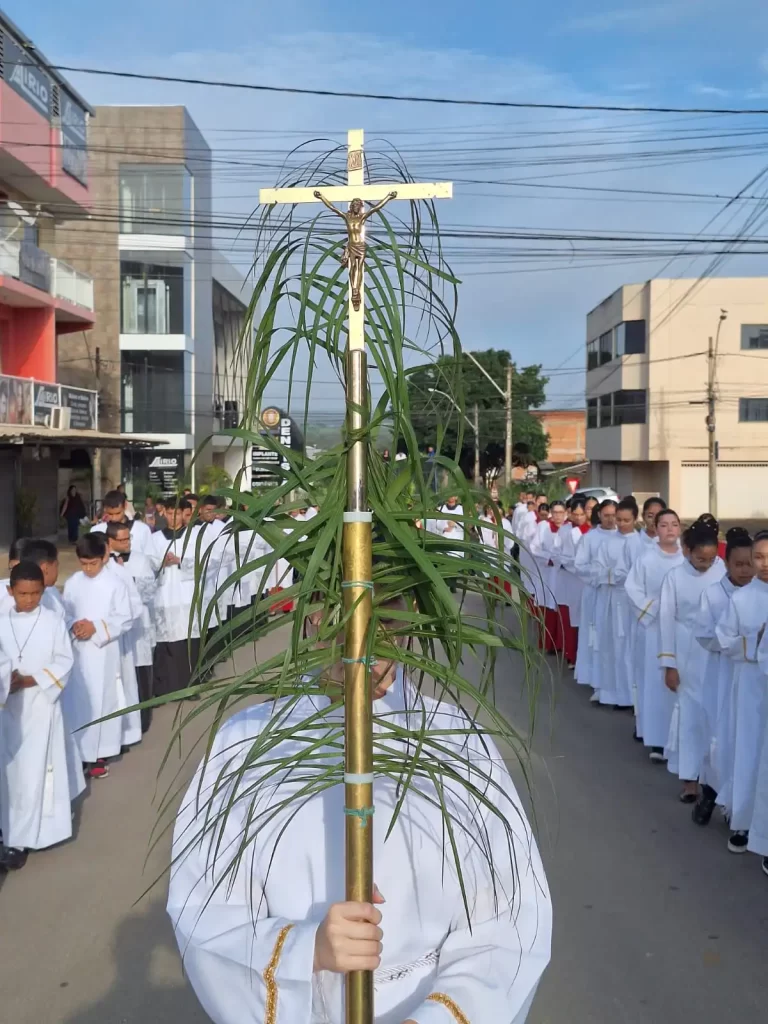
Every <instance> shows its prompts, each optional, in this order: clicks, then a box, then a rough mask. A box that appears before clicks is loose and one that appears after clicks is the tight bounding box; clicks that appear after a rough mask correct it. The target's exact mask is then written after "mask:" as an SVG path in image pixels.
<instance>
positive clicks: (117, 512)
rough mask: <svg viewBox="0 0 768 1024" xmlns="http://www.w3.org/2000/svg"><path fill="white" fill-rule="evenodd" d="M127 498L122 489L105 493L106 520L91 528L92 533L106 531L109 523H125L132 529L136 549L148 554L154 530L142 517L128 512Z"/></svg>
mask: <svg viewBox="0 0 768 1024" xmlns="http://www.w3.org/2000/svg"><path fill="white" fill-rule="evenodd" d="M126 503H127V499H126V497H125V495H124V494H123V493H122V491H109V493H108V494H105V495H104V502H103V509H104V520H103V522H101V523H96V525H95V526H94V527H93V528H92V529H91V533H106V531H107V525H108V524H109V523H124V524H125V526H127V527H128V529H129V530H130V531H131V542H132V546H133V550H134V551H140V552H142V554H147V553H148V551H149V544H150V540H151V538H152V530H151V529H150V528H149V527H148V526H147V524H146V523H142V521H141V520H140V519H134V518H131V517H130V516H129V515H128V514H127V512H126Z"/></svg>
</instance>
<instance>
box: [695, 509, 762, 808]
mask: <svg viewBox="0 0 768 1024" xmlns="http://www.w3.org/2000/svg"><path fill="white" fill-rule="evenodd" d="M726 541H727V547H726V552H725V567H726V570H727V575H726V576H723V577H722V579H721V580H720V581H719V582H718V583H715V584H713V586H711V587H708V588H707V589H706V590H705V591H704V593H703V594H702V596H701V607H700V608H699V618H698V622H697V625H696V639H697V640H698V642H699V643H700V644H701V646H702V647H703V648H704V650H705V652H706V653H705V659H706V660H705V668H704V682H703V689H704V708H705V710H706V713H707V732H708V734H709V749H708V751H707V752H706V753H705V756H704V765H703V767H702V771H701V776H700V782H701V795H700V797H699V800H698V803H697V804H696V806H695V807H694V809H693V813H692V818H693V821H694V823H695V824H696V825H702V826H704V825H708V824H709V822H710V820H711V818H712V814H713V812H714V809H715V806H716V804H718V803H719V804H720V806H721V807H722V808H723V810H724V811H725V813H726V814H730V800H731V788H732V785H733V750H732V749H731V731H732V724H733V723H732V716H731V700H732V692H731V691H732V684H733V663H732V661H731V659H730V658H727V657H725V656H724V654H723V650H722V648H721V646H720V641H719V640H718V637H717V626H718V623H719V622H720V620H721V619H723V618H724V617H725V615H726V614H727V612H728V607H729V605H730V602H731V597H732V596H733V593H734V591H735V590H737V589H739V588H741V587H745V586H746V585H747V584H748V583H750V582H751V580H752V578H753V577H754V574H755V573H754V568H753V566H752V538H751V537H750V536H749V534H748V533H747V531H746V530H744V529H742V528H740V527H734V528H733V529H732V530H729V531H728V533H727V535H726Z"/></svg>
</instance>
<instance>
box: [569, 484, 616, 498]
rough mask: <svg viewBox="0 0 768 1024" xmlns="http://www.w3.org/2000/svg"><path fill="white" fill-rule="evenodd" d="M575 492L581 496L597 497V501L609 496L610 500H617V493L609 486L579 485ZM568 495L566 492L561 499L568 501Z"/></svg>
mask: <svg viewBox="0 0 768 1024" xmlns="http://www.w3.org/2000/svg"><path fill="white" fill-rule="evenodd" d="M576 493H577V494H580V495H581V496H582V497H583V498H597V500H598V501H605V500H606V498H610V499H611V501H618V500H619V496H618V494H617V493H616V491H614V490H613V488H611V487H579V488H578V489H577V491H576ZM570 497H572V495H570V494H566V496H565V497H564V498H563V501H568V499H569V498H570Z"/></svg>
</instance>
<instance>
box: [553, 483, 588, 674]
mask: <svg viewBox="0 0 768 1024" xmlns="http://www.w3.org/2000/svg"><path fill="white" fill-rule="evenodd" d="M589 531H590V525H589V523H588V522H587V512H586V507H585V503H584V500H583V499H581V498H574V499H573V501H572V502H571V509H570V522H567V523H564V524H563V525H562V526H561V527H560V574H559V577H558V585H557V602H558V605H559V606H560V614H561V616H562V621H563V653H564V655H565V660H566V663H567V665H568V668H574V667H575V665H576V657H577V652H578V643H579V632H578V631H579V625H580V624H581V598H582V593H583V591H584V583H583V582H582V580H581V579H579V577H578V576H577V575H576V572H575V570H574V563H575V561H576V551H577V549H578V546H579V544H580V543H581V541H582V540H583V539H584V535H585V534H587V533H589Z"/></svg>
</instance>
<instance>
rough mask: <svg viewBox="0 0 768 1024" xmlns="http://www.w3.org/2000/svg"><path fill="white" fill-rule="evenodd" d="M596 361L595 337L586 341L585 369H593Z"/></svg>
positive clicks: (596, 363)
mask: <svg viewBox="0 0 768 1024" xmlns="http://www.w3.org/2000/svg"><path fill="white" fill-rule="evenodd" d="M597 365H598V362H597V338H594V339H593V340H592V341H588V342H587V370H594V369H595V367H596V366H597Z"/></svg>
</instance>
